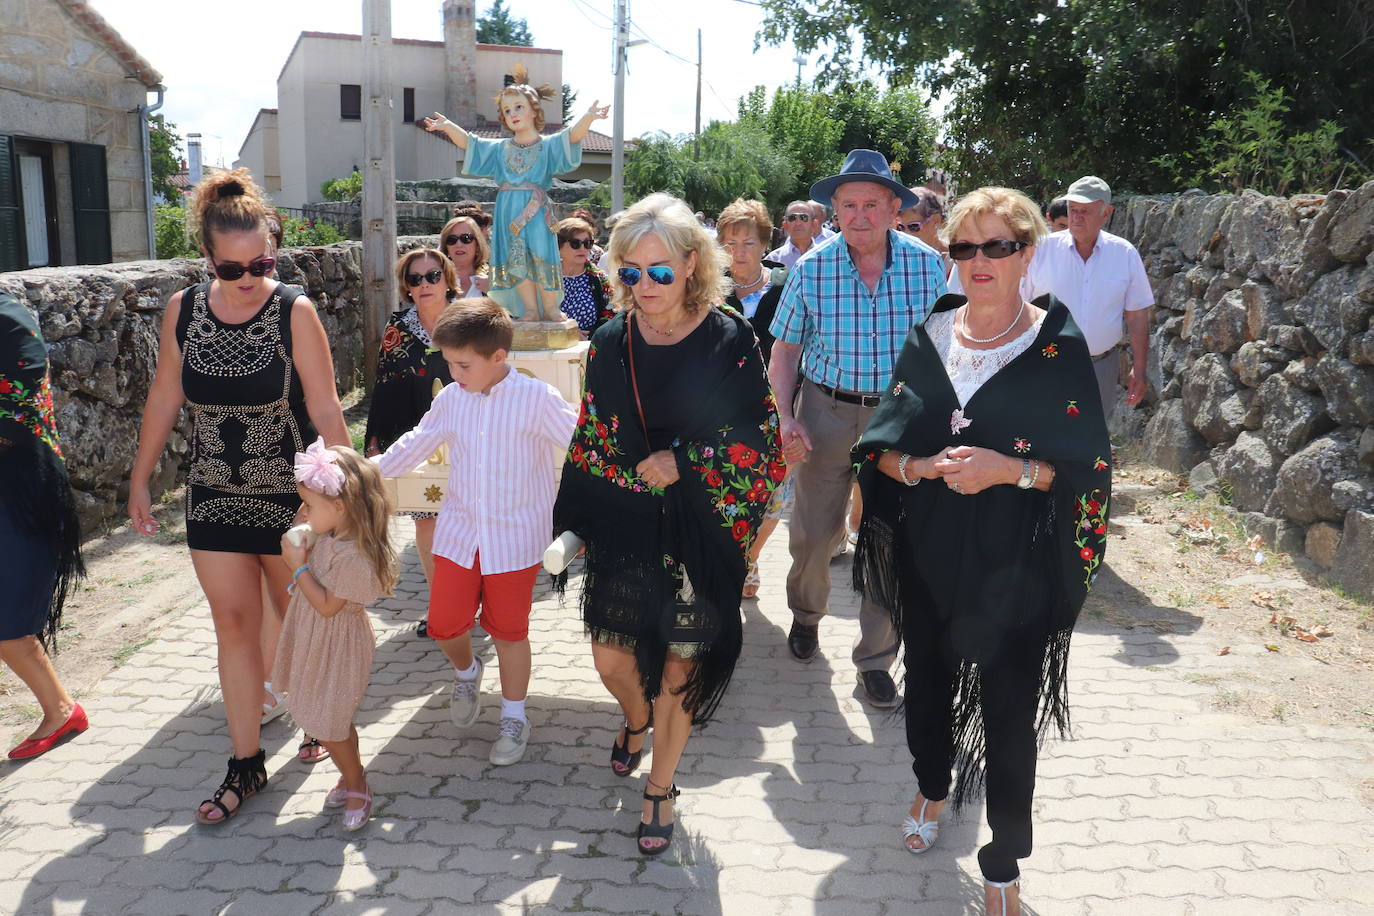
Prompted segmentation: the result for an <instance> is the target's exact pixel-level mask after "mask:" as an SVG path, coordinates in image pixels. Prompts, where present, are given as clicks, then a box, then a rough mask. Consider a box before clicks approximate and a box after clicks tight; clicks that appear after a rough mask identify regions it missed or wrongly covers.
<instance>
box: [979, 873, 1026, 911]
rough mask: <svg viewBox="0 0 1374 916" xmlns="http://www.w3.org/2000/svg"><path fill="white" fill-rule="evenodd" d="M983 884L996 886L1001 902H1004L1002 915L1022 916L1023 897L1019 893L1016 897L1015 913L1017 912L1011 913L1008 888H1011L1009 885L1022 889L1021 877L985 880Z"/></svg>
mask: <svg viewBox="0 0 1374 916" xmlns="http://www.w3.org/2000/svg"><path fill="white" fill-rule="evenodd" d="M983 885H984V886H985V887H992V888H996V889H997V895H998V897H999V898H1000V899H1001V902H1002V912H1001V914H1000V916H1021V897H1020V895H1018V896H1017V898H1016V913H1015V914H1010V913H1008V912H1007V888H1009V887H1014V888H1016V889H1017V890H1018V891H1019V890H1020V889H1021V879H1020V878H1016V879H1015V880H1012V881H984V882H983Z"/></svg>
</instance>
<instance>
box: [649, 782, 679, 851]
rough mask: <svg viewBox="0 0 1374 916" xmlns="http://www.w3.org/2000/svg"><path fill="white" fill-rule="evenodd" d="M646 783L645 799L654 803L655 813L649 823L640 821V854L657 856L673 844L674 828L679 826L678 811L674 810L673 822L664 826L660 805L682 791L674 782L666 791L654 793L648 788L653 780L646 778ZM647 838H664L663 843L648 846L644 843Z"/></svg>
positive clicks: (651, 785) (674, 797) (671, 799)
mask: <svg viewBox="0 0 1374 916" xmlns="http://www.w3.org/2000/svg"><path fill="white" fill-rule="evenodd" d="M645 783H646V785H645V789H646V791H645V792H644V800H645V801H648V802H653V803H654V813H653V815H652V819H651V820H650V821H649V823H647V824H646V823H644V822H643V821H640V822H639V839H638V845H639V854H640V855H643V856H656V855H661V854H662V853H663V850H665V849H667V848H668V847H669V846H671V845H673V828H674V827H676V826H677V812H673V822H672V823H671V824H668V825H667V826H664V824H663V823H661V822H660V821H659V815H658V806H659V805H661V804H662V803H663V802H666V801H673V800H674V799H676V798H677V797H678V796H679V795H681V794H682V792H681V790H679V789H678V787H677V785H676V784H674V785H671V786H669V787H668V791H667V792H664V793H663V794H662V795H652V794H650V793H649V792H648V791H647V790H648V789H649V788H652V787H653V781H652V780H645ZM645 840H662V841H663V845H662V846H654V847H648V846H645V845H644V841H645Z"/></svg>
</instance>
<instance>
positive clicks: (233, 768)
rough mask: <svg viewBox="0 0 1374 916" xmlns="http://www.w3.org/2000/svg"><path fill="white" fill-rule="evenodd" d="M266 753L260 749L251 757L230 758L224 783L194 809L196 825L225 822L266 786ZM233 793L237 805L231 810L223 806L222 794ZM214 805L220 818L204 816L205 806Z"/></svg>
mask: <svg viewBox="0 0 1374 916" xmlns="http://www.w3.org/2000/svg"><path fill="white" fill-rule="evenodd" d="M266 762H267V752H266V751H264V750H263V749H262V748H259V749H258V752H257V753H256V754H254V755H253V756H252V757H230V758H229V772H228V773H226V774H225V775H224V782H222V783H220V787H219V788H218V789H216V790H215V794H214V795H212V796H210V797H209V798H207V799H206V800H205V801H203V802H201V803H200V806H199V807H197V808H196V823H197V824H206V825H214V824H223V823H224V822H225V821H227V820H229V819H230V818H232V817H233V816H234V815H235V814H238V813H239V809H240V808H242V807H243V803H244V802H246V801H248V799H250V798H252V797H253V796H254V795H257V794H258V792H259V791H261V789H262V787H263V786H265V785H267V766H266ZM225 792H233V793H234V796H235V797H236V798H237V799H238V803H237V804H236V805H234V807H233V808H232V809H230V808H228V807H226V806H225V804H224V793H225ZM206 805H214V806H215V807H216V808H218V809H219V813H220V816H219V817H216V818H211V817H207V816H206V811H205V806H206Z"/></svg>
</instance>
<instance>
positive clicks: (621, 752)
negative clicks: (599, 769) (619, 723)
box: [611, 709, 654, 776]
mask: <svg viewBox="0 0 1374 916" xmlns="http://www.w3.org/2000/svg"><path fill="white" fill-rule="evenodd" d="M653 724H654V712H653V710H652V709H651V710H649V721H647V722H645V723H644V725H643V727H641V728H634V729H632V728H630V723H629V722H626V723H625V725H624V726H623V727H622V728H621V729H620V734H621V735H624V736H625V737H624V738H623V739H622V738H621V736H620V735H616V736H615V743H613V744H612V745H611V772H612V773H614V774H615V775H617V776H629V775H630V774H631V773H633V772H634V771H635V770H637V769H639V761H640V760H642V759H644V745H642V744H641V745H640V746H639V750H637V751H635V752H634V753H633V754H631V753H630V737H631V736H632V735H642V734H644V733H645V732H647V731H648V730H649V726H651V725H653Z"/></svg>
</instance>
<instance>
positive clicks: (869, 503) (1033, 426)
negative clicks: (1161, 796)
mask: <svg viewBox="0 0 1374 916" xmlns="http://www.w3.org/2000/svg"><path fill="white" fill-rule="evenodd" d="M946 231H947V236H946V237H947V238H948V240H949V252H950V255H951V257H953V258H954V261H955V264H956V265H957V266H958V269H959V274H960V276H961V278H962V279H963V283H964V288H965V289H966V290H968V295H967V298H965V297H964V296H962V295H955V294H950V295H946V296H943V297H941V298H940V299H939V300H938V301H937V302H936V304H935V312H934V313H933V314H932V315H931V316H930V318H929V319H927V321H926V323H925V325H924V326H917V327H916V328H914V329H913V330H912V332H911V334H910V335H909V336H908V338H907V342H906V346H905V347H904V349H903V351H902V353H901V356H900V357H899V358H898V361H897V366H896V370H895V371H894V373H893V377H892V381H891V383H890V388H889V389H888V391H887V392H886V394H885V395H884V398H883V402H882V404H881V405H880V406H879V407H878V410H877V411H876V413H875V414H874V416H873V420H872V422H871V423H870V424H869V426H868V429H867V430H866V431H865V433H864V435H863V437H862V438H861V439H860V440H859V442H858V444H857V445H855V447H854V458H855V461H856V463H857V464H858V465H859V468H860V470H859V481H860V484H861V486H862V488H863V494H864V506H865V507H866V508H865V512H864V518H863V524H862V527H861V529H860V534H859V545H858V551H857V554H856V557H855V563H854V576H855V584H856V586H857V587H859V588H860V589H861V590H863V591H864V592H865V594H866V595H867V596H869V597H871V598H873V599H875V600H876V601H878V602H879V603H880V604H883V605H885V606H887V607H888V608H890V609H891V610H892V612H893V615H894V618H895V620H896V621H897V623H898V630H899V633H900V634H901V637H902V639H903V640H904V641H905V643H906V669H907V690H906V729H907V745H908V747H909V749H910V751H911V754H912V757H913V758H914V762H913V767H912V768H913V770H914V771H915V774H916V780H917V786H918V793H917V795H916V800H915V802H914V803H913V804H912V806H911V810H910V812H909V816H908V817H907V818H906V821H905V823H904V824H903V827H902V836H903V842H904V843H905V844H906V846H907V848H908V849H909V850H910V851H911V852H913V853H920V852H925V851H926V850H927V849H929V848H930V847H931V846H933V845H934V844H935V841H936V839H937V837H938V836H939V829H940V828H939V817H940V811H941V809H942V808H943V807H944V803H945V800H946V799H947V798H948V797H949V791H950V783H951V779H950V769H951V766H952V767H953V769H954V770H955V771H957V773H958V781H957V784H956V787H955V789H954V798H953V801H954V803H955V805H956V806H958V805H960V804H962V803H963V802H965V801H967V800H968V799H969V798H970V797H972V796H973V795H974V794H975V793H976V792H977V790H978V789H979V787H980V786H981V785H984V784H985V785H986V789H987V805H986V810H987V818H988V825H989V826H990V827H991V828H992V842H990V843H988V844H987V845H986V846H984V847H983V848H982V849H981V850H980V851H979V853H978V862H979V866H980V867H981V869H982V872H983V878H984V882H985V893H984V897H985V903H986V906H987V912H988V913H990V914H996V916H1011V914H1017V913H1020V912H1021V907H1020V895H1019V883H1018V880H1019V875H1020V870H1019V867H1018V865H1017V860H1018V859H1022V858H1025V857H1026V856H1028V855H1030V852H1031V802H1032V794H1033V791H1034V787H1035V762H1036V751H1037V739H1038V737H1039V736H1040V735H1042V734H1043V731H1044V729H1045V728H1046V726H1047V725H1048V724H1049V723H1051V722H1053V723H1054V724H1056V725H1057V726H1058V727H1059V728H1060V729H1061V730H1063V729H1066V728H1067V725H1068V709H1067V705H1066V684H1067V682H1066V677H1067V666H1068V653H1069V638H1070V635H1071V634H1072V632H1073V626H1074V621H1075V620H1076V619H1077V617H1078V612H1079V609H1080V608H1081V607H1082V605H1083V599H1084V597H1085V596H1086V594H1087V591H1088V587H1089V586H1090V585H1091V583H1092V581H1093V579H1094V578H1095V577H1096V575H1097V572H1098V570H1099V569H1100V567H1101V563H1102V558H1103V552H1104V550H1105V549H1106V546H1107V503H1108V496H1109V494H1110V488H1111V468H1110V465H1109V461H1110V459H1111V444H1110V442H1109V440H1108V438H1107V428H1106V423H1105V421H1104V419H1103V414H1102V408H1101V405H1100V403H1099V400H1098V398H1097V396H1096V391H1097V383H1096V376H1095V375H1094V373H1093V367H1092V361H1091V358H1090V357H1089V354H1088V348H1087V346H1086V345H1085V344H1084V342H1083V334H1082V332H1081V331H1080V330H1079V329H1078V327H1077V326H1076V325H1075V324H1074V321H1073V318H1072V317H1070V315H1069V312H1068V309H1066V308H1065V307H1064V305H1063V304H1062V303H1060V302H1059V301H1058V300H1056V299H1054V298H1053V297H1051V296H1045V297H1043V298H1041V299H1038V300H1036V301H1035V303H1030V302H1026V301H1024V300H1023V299H1022V297H1021V292H1020V282H1021V278H1022V277H1023V276H1025V273H1026V268H1027V266H1028V265H1029V264H1030V261H1031V258H1032V256H1033V255H1034V251H1035V247H1034V246H1035V243H1036V241H1038V240H1039V239H1040V238H1041V236H1043V235H1044V233H1045V224H1044V221H1043V220H1042V219H1041V217H1040V212H1039V210H1038V208H1037V207H1036V206H1035V204H1034V203H1032V202H1031V201H1030V200H1029V199H1028V198H1027V197H1026V196H1025V195H1024V194H1021V193H1020V192H1019V191H1012V190H1008V189H1006V188H980V189H979V190H977V191H974V192H973V193H972V194H969V195H968V196H967V197H965V198H963V199H962V200H961V201H960V202H959V204H958V205H957V206H956V207H955V208H954V211H953V212H952V213H951V214H950V219H949V224H948V226H947V230H946ZM1037 712H1038V715H1037Z"/></svg>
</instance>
